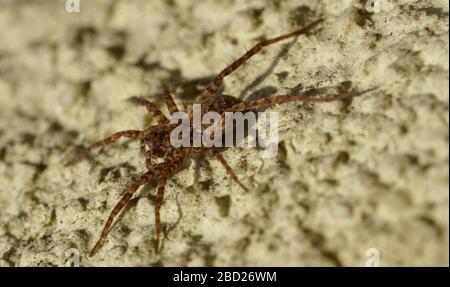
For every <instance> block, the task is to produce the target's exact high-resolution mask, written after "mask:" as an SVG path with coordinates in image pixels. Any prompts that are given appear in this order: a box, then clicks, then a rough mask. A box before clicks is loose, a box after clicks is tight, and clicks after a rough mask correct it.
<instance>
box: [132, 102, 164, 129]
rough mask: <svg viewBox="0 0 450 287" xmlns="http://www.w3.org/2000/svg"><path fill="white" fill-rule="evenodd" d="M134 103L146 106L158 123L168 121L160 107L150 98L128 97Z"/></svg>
mask: <svg viewBox="0 0 450 287" xmlns="http://www.w3.org/2000/svg"><path fill="white" fill-rule="evenodd" d="M128 100H129V101H130V102H132V103H133V104H136V105H139V106H144V107H146V108H147V110H148V111H149V112H150V113H151V114H152V115H153V116H154V117H155V118H156V120H157V122H158V123H163V122H166V121H167V118H166V116H165V115H164V114H163V113H162V112H161V111H160V110H159V109H158V107H157V106H156V105H155V104H154V103H152V102H150V101H149V100H147V99H145V98H142V97H131V98H129V99H128Z"/></svg>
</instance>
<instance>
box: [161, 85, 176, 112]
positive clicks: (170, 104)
mask: <svg viewBox="0 0 450 287" xmlns="http://www.w3.org/2000/svg"><path fill="white" fill-rule="evenodd" d="M164 97H165V98H166V104H167V108H168V109H169V112H170V114H173V113H176V112H178V107H177V104H176V103H175V101H174V100H173V97H172V94H171V93H170V90H169V88H167V87H165V88H164Z"/></svg>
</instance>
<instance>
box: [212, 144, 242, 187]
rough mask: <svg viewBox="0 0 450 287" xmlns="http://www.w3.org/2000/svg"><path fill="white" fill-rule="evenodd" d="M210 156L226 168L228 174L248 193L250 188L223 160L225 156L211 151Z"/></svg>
mask: <svg viewBox="0 0 450 287" xmlns="http://www.w3.org/2000/svg"><path fill="white" fill-rule="evenodd" d="M209 152H210V154H211V155H212V156H213V157H214V158H215V159H217V160H218V161H219V162H220V163H221V164H222V165H223V166H224V167H225V170H226V171H227V173H228V174H229V175H230V176H231V177H232V178H233V179H234V181H236V183H237V184H239V185H240V186H241V187H242V188H243V189H244V190H245V191H248V188H247V187H246V186H245V185H244V184H243V183H242V182H241V180H240V179H239V177H238V176H237V175H236V173H235V172H234V170H233V168H232V167H231V166H230V165H229V164H228V162H227V161H226V160H225V159H224V158H223V156H222V155H221V154H220V153H219V151H217V150H214V149H210V150H209Z"/></svg>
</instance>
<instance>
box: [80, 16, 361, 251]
mask: <svg viewBox="0 0 450 287" xmlns="http://www.w3.org/2000/svg"><path fill="white" fill-rule="evenodd" d="M322 21H323V19H319V20H316V21H314V22H312V23H310V24H308V25H306V26H304V27H303V28H302V29H300V30H297V31H293V32H291V33H288V34H284V35H281V36H279V37H276V38H272V39H269V40H265V41H262V42H260V43H258V44H256V45H255V46H253V47H252V48H251V49H250V50H248V51H247V52H246V53H245V54H244V55H242V56H241V57H240V58H238V59H237V60H235V61H234V62H233V63H232V64H230V65H229V66H227V67H226V68H225V69H223V70H222V71H221V72H220V73H219V74H218V75H217V76H216V77H215V78H214V80H212V81H211V82H210V83H209V85H208V86H207V88H206V89H205V90H204V91H203V93H202V94H201V95H200V97H199V100H198V102H197V103H199V104H201V107H202V114H203V113H206V112H208V111H215V112H218V113H219V114H222V116H223V114H224V113H225V112H244V111H249V110H253V109H257V108H261V107H267V106H270V105H274V104H279V103H285V102H293V101H297V102H309V103H323V102H332V101H338V100H343V99H346V98H349V97H353V96H355V95H357V94H361V93H356V92H354V91H350V92H345V93H339V94H337V95H334V96H331V97H325V98H317V97H316V98H313V97H307V96H298V95H290V94H289V95H278V96H277V95H273V96H270V97H267V98H263V99H259V100H255V101H250V102H242V101H240V100H239V99H237V98H234V97H232V96H227V95H222V94H219V93H217V91H218V89H219V88H220V86H221V85H222V83H223V81H224V78H225V77H226V76H228V75H230V74H232V73H233V71H234V70H236V69H237V68H238V67H240V66H241V65H242V64H244V63H245V62H246V61H247V60H248V59H250V58H251V57H252V56H253V55H255V54H257V53H258V52H259V51H260V50H262V49H263V48H264V47H266V46H269V45H272V44H275V43H278V42H280V41H283V40H285V39H288V38H292V37H296V36H298V35H301V34H307V33H308V32H309V31H310V30H311V29H312V28H314V27H316V26H317V25H318V24H319V23H321V22H322ZM164 96H165V101H166V105H167V107H168V110H169V112H170V114H171V115H172V114H173V113H175V112H178V111H179V109H178V106H177V105H176V103H175V101H174V99H173V97H172V94H171V93H170V90H169V89H168V88H167V87H165V93H164ZM129 100H130V101H131V102H132V103H134V104H137V105H139V106H143V107H145V108H146V109H147V111H148V112H149V113H150V114H151V115H152V116H153V117H154V118H155V120H156V122H157V124H155V125H153V126H149V127H147V128H145V129H143V130H125V131H120V132H117V133H114V134H113V135H111V136H109V137H107V138H105V139H103V140H100V141H98V142H95V143H94V144H92V145H90V146H89V147H88V148H87V149H88V151H91V150H94V149H96V148H100V147H103V146H105V145H107V144H110V143H113V142H116V141H117V140H119V139H120V138H122V137H126V138H132V139H136V140H139V141H140V152H141V153H142V154H143V155H144V157H145V163H146V167H147V169H148V171H147V172H146V173H144V174H142V175H140V176H139V177H138V178H137V179H136V180H135V181H134V182H132V183H131V184H130V185H129V186H128V188H127V191H126V192H125V193H124V195H123V196H122V198H121V199H120V200H119V201H118V202H117V204H116V205H115V206H114V208H113V209H112V211H111V213H110V215H109V217H108V219H107V220H106V223H105V225H104V227H103V230H102V232H101V235H100V238H99V239H98V241H97V242H96V244H95V245H94V247H93V248H92V250H91V252H90V256H93V255H94V254H96V252H97V251H98V250H99V249H100V247H101V246H102V245H103V243H104V241H105V240H106V238H107V236H108V234H109V232H110V231H111V228H112V223H113V221H114V218H115V217H116V216H117V215H118V214H119V213H120V212H121V211H122V210H123V208H124V207H125V205H126V204H127V203H128V202H129V201H130V199H131V198H132V197H133V195H134V193H135V192H136V191H137V190H138V189H139V187H140V186H142V185H144V184H145V183H147V182H149V181H153V180H156V181H157V182H158V187H157V191H156V196H155V215H154V216H155V226H156V240H155V251H156V253H158V252H159V250H158V246H159V241H160V233H161V219H160V209H161V204H162V201H163V197H164V188H165V185H166V183H167V181H168V180H169V179H170V178H171V177H173V176H174V175H175V174H177V173H178V172H180V171H181V170H183V169H185V168H187V166H188V162H189V160H190V159H193V158H195V157H197V156H200V155H205V154H208V155H210V156H212V157H214V158H215V159H217V160H218V161H219V162H220V163H221V164H222V165H223V166H224V168H225V170H226V171H227V173H228V174H229V175H230V176H231V178H232V179H233V180H234V181H235V182H236V183H237V184H239V185H240V186H241V187H242V188H243V189H244V190H248V189H247V187H246V186H245V185H244V184H243V183H242V182H241V181H240V179H239V178H238V176H237V175H236V173H235V172H234V170H233V169H232V168H231V166H230V165H229V164H228V163H227V161H226V160H225V159H224V158H223V157H222V155H221V154H220V152H221V150H222V149H219V148H217V147H179V148H175V147H173V146H171V145H170V143H169V135H170V133H171V131H172V130H173V129H174V128H175V127H176V126H175V125H173V124H171V123H170V120H169V118H168V117H166V116H165V115H164V114H163V113H162V112H161V110H159V109H158V108H157V107H156V105H155V104H153V103H152V102H151V101H149V100H148V99H146V98H143V97H131V98H130V99H129ZM188 111H189V116H190V117H192V105H191V106H189V107H188ZM191 128H192V127H191Z"/></svg>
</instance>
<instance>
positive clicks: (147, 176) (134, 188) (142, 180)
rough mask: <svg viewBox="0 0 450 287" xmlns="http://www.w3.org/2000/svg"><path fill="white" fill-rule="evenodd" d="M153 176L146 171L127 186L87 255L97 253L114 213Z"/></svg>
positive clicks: (109, 227)
mask: <svg viewBox="0 0 450 287" xmlns="http://www.w3.org/2000/svg"><path fill="white" fill-rule="evenodd" d="M153 176H154V174H153V172H152V171H148V172H147V173H145V174H143V175H142V176H141V177H139V178H138V179H137V180H136V181H135V182H133V183H132V184H131V185H130V186H129V187H128V190H127V192H126V193H125V194H124V195H123V196H122V198H121V199H120V200H119V202H118V203H117V204H116V206H114V208H113V210H112V211H111V213H110V215H109V217H108V219H107V220H106V223H105V226H104V227H103V230H102V233H101V235H100V238H99V239H98V241H97V243H95V245H94V247H93V248H92V250H91V253H90V254H89V256H93V255H94V254H95V253H97V251H98V250H99V249H100V247H102V245H103V242H104V240H105V239H106V237H107V236H108V234H109V232H110V231H111V225H112V223H113V220H114V217H116V215H117V214H118V213H119V212H120V211H121V210H122V209H123V208H124V207H125V205H126V204H127V203H128V201H130V199H131V197H132V196H133V194H134V193H135V192H136V191H137V190H138V188H139V187H140V186H141V185H143V184H145V183H146V182H147V181H149V180H150V179H151V178H152V177H153Z"/></svg>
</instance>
